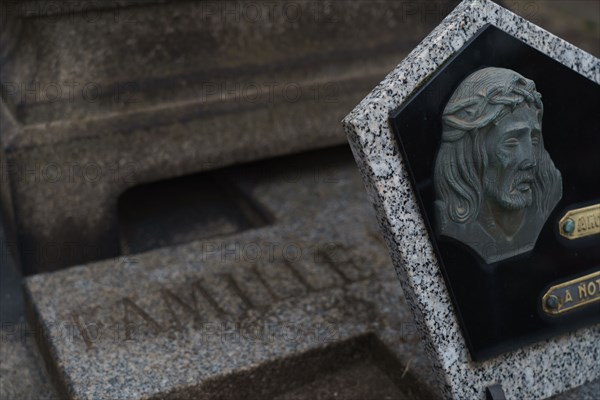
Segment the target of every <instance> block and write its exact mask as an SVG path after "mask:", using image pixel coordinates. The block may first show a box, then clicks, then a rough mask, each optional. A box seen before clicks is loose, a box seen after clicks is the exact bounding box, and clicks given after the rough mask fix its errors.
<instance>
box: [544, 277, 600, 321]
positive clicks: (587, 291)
mask: <svg viewBox="0 0 600 400" xmlns="http://www.w3.org/2000/svg"><path fill="white" fill-rule="evenodd" d="M598 302H600V271H597V272H593V273H591V274H589V275H585V276H582V277H580V278H577V279H573V280H570V281H567V282H564V283H561V284H559V285H555V286H552V287H551V288H550V289H548V291H547V292H546V294H544V297H542V308H543V310H544V312H545V313H546V314H550V315H559V314H562V313H565V312H567V311H571V310H573V309H575V308H579V307H583V306H587V305H590V304H594V303H598Z"/></svg>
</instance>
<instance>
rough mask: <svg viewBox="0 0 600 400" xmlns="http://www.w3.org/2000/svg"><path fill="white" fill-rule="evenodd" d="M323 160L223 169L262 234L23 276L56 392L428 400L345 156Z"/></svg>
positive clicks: (422, 363)
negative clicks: (265, 221)
mask: <svg viewBox="0 0 600 400" xmlns="http://www.w3.org/2000/svg"><path fill="white" fill-rule="evenodd" d="M325 157H326V160H324V159H321V161H320V163H319V165H320V167H319V168H318V173H317V171H316V170H315V169H314V168H313V166H314V165H316V162H317V161H318V159H316V158H315V157H314V156H306V155H303V156H297V157H294V158H288V159H286V160H278V161H270V162H265V163H266V164H265V163H262V164H257V165H254V166H244V167H243V168H232V169H228V170H225V171H223V173H224V174H226V175H227V176H228V177H229V179H230V181H231V182H235V183H236V184H237V185H239V186H240V187H242V188H243V190H245V191H247V192H248V193H250V194H251V195H252V197H253V199H254V200H255V201H256V202H257V203H260V204H261V205H262V206H263V207H265V208H266V209H267V210H269V212H270V213H272V216H273V218H274V220H275V221H276V222H274V223H272V224H270V225H269V226H265V227H262V228H258V229H253V230H248V231H246V232H243V233H240V234H236V235H230V236H227V237H220V238H215V239H212V240H203V241H194V242H191V243H187V244H184V245H180V246H169V247H165V248H162V249H155V250H152V251H149V252H146V253H142V254H135V255H131V256H128V257H125V258H117V259H113V260H106V261H103V262H98V263H94V264H88V265H85V266H78V267H73V268H70V269H67V270H64V271H56V272H53V273H47V274H40V275H36V276H33V277H29V278H27V282H26V292H27V299H28V312H29V321H30V325H31V326H32V328H31V329H32V330H33V331H34V332H37V333H38V334H36V335H35V338H36V339H37V341H38V344H39V346H38V347H39V348H40V349H41V352H42V353H43V356H44V359H45V361H46V366H47V369H48V371H49V372H50V374H51V375H52V378H53V381H54V383H55V386H56V387H57V389H58V390H59V391H60V392H61V395H62V397H64V398H68V399H159V398H160V399H164V398H169V399H196V398H206V399H212V398H217V399H223V398H226V399H247V398H251V399H264V398H278V399H281V400H284V399H288V400H291V399H308V398H314V397H313V396H314V394H315V393H320V396H321V398H331V396H333V393H338V394H339V396H343V398H346V399H356V400H359V399H373V400H375V399H382V398H392V399H405V398H406V399H423V398H430V397H431V396H432V394H431V393H430V392H429V389H428V387H427V386H424V385H421V384H420V383H419V381H426V380H427V379H428V378H427V374H428V370H429V367H428V364H427V361H426V359H425V358H424V357H423V356H422V354H423V351H422V349H421V347H420V346H419V345H418V341H419V336H418V335H417V333H416V327H415V325H414V323H413V322H412V321H411V319H410V316H409V314H408V308H407V307H406V303H405V302H404V300H403V299H402V294H401V291H400V287H399V284H398V282H397V281H396V279H395V277H394V273H393V269H392V268H391V266H390V261H389V258H388V256H387V252H386V250H385V246H384V243H383V241H382V239H381V237H380V236H379V234H378V233H377V230H376V224H375V220H374V215H373V213H372V210H371V209H370V206H369V205H368V202H367V201H366V196H365V194H364V193H363V191H362V190H361V188H362V184H361V182H360V177H359V176H358V174H357V173H356V167H355V165H354V162H353V160H352V156H351V155H350V152H349V151H347V150H346V149H339V150H335V151H328V152H326V154H325ZM298 166H301V167H299V168H298ZM13 336H14V335H13ZM416 376H421V377H423V378H419V379H417V378H416Z"/></svg>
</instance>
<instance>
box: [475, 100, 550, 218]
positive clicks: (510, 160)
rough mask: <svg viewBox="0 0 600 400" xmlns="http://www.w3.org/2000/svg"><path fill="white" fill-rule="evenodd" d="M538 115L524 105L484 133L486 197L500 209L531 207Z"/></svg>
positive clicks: (540, 132)
mask: <svg viewBox="0 0 600 400" xmlns="http://www.w3.org/2000/svg"><path fill="white" fill-rule="evenodd" d="M537 114H538V113H537V111H536V110H535V109H533V108H530V107H529V106H527V105H524V106H521V107H519V108H517V109H516V110H515V111H514V112H512V113H511V114H509V115H507V116H505V117H504V118H502V119H501V120H500V121H498V122H497V123H496V124H493V125H492V126H491V127H490V129H489V131H488V132H487V133H486V134H485V136H486V137H485V151H486V153H487V158H488V166H487V168H486V170H485V171H484V177H483V187H484V192H485V198H486V199H487V200H488V201H492V202H495V203H496V205H497V206H499V207H501V208H505V209H509V210H518V209H523V208H525V207H529V206H531V204H532V201H533V193H532V185H533V183H534V180H535V172H536V171H535V169H536V168H537V154H538V149H537V147H538V146H539V145H540V141H541V135H542V128H541V126H540V123H539V121H538V115H537Z"/></svg>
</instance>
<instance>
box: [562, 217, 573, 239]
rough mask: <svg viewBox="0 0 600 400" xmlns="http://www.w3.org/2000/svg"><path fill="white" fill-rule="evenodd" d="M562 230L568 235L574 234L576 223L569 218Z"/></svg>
mask: <svg viewBox="0 0 600 400" xmlns="http://www.w3.org/2000/svg"><path fill="white" fill-rule="evenodd" d="M562 228H563V231H564V232H565V233H566V234H567V235H570V234H572V233H573V232H575V221H573V220H572V219H571V218H569V219H568V220H566V221H565V222H564V224H563V226H562Z"/></svg>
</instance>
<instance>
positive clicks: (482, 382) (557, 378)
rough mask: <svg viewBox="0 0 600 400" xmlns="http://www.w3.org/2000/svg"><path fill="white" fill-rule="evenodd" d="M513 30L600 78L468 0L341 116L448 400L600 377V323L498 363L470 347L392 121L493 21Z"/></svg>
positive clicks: (580, 54) (570, 53)
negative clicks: (475, 357)
mask: <svg viewBox="0 0 600 400" xmlns="http://www.w3.org/2000/svg"><path fill="white" fill-rule="evenodd" d="M487 23H490V24H492V25H494V26H496V27H497V28H499V29H501V30H503V31H505V32H507V33H509V34H511V35H513V36H515V37H516V38H518V39H520V40H522V41H523V42H525V43H527V44H529V45H531V46H532V47H534V48H536V49H538V50H539V51H541V52H543V53H545V54H547V55H548V56H550V57H553V58H554V59H556V60H558V61H559V62H560V63H562V64H564V65H566V66H567V67H569V68H571V69H573V70H574V71H576V72H578V73H580V74H581V75H583V76H585V77H587V78H589V79H591V80H592V81H595V82H597V83H600V60H599V59H597V58H596V57H594V56H592V55H590V54H588V53H586V52H584V51H583V50H580V49H578V48H577V47H575V46H573V45H572V44H569V43H567V42H565V41H564V40H562V39H560V38H558V37H556V36H554V35H552V34H551V33H549V32H547V31H545V30H544V29H542V28H540V27H538V26H536V25H534V24H532V23H530V22H528V21H526V20H524V19H523V18H521V17H519V16H517V15H515V14H514V13H512V12H510V11H508V10H506V9H504V8H502V7H500V6H498V5H497V4H495V3H492V2H491V1H488V0H465V1H463V2H462V3H461V4H460V5H459V6H458V7H457V8H456V9H455V10H454V11H453V12H452V13H450V15H448V16H447V17H446V18H445V19H444V21H442V23H441V24H440V25H439V26H438V27H437V28H436V29H435V30H434V31H433V32H432V33H431V34H429V36H427V37H426V38H425V39H424V40H423V41H422V42H421V43H420V44H419V45H418V46H417V47H416V48H415V49H414V50H413V51H412V52H411V53H410V54H409V55H408V56H407V57H406V58H405V59H404V60H403V61H402V63H400V65H398V67H396V69H395V70H394V71H392V72H391V73H390V74H389V75H388V76H387V77H386V78H385V79H384V80H383V81H382V82H381V83H380V84H379V85H378V86H377V87H376V88H375V89H374V90H373V91H372V92H371V93H370V94H369V95H368V96H367V97H366V98H365V99H364V100H363V101H362V102H361V103H360V104H359V105H358V106H357V107H356V108H355V109H354V110H353V111H352V112H351V113H350V114H349V115H348V116H347V117H346V118H345V119H344V121H343V123H344V127H345V129H346V133H347V135H348V139H349V142H350V145H351V147H352V151H353V153H354V156H355V158H356V160H357V163H358V166H359V169H360V171H361V174H362V175H363V179H364V181H365V185H366V187H367V191H368V192H369V195H370V197H371V201H372V202H373V204H374V206H375V208H376V210H377V217H378V220H379V223H380V226H381V228H382V229H383V231H384V233H385V236H386V241H387V245H388V247H389V249H390V253H391V256H392V259H393V261H394V265H395V267H396V270H397V273H398V275H399V277H400V281H401V283H402V286H403V289H404V293H405V296H406V299H407V301H408V302H409V304H410V305H411V308H412V310H413V313H414V315H415V319H416V320H417V322H418V324H419V326H420V328H421V330H422V331H423V333H424V337H425V338H426V348H427V351H428V353H429V355H430V357H431V359H432V361H433V364H434V368H435V369H436V370H437V374H436V376H437V377H438V382H437V385H436V386H437V387H438V390H439V391H440V392H441V393H442V394H443V396H444V397H446V398H456V399H469V400H472V399H483V398H484V389H485V387H486V386H489V385H492V384H494V383H502V385H503V388H504V391H505V393H506V397H507V399H509V400H517V399H542V398H547V397H550V396H552V395H554V394H556V393H559V392H562V391H565V390H568V389H570V388H573V387H576V386H579V385H582V384H584V383H586V382H589V381H592V380H594V379H597V378H600V326H598V325H596V326H592V327H588V328H585V329H581V330H578V331H576V332H572V333H570V334H567V335H563V336H560V337H556V338H553V339H550V340H545V341H542V342H538V343H536V344H535V345H531V346H528V347H526V348H523V349H521V350H519V351H514V352H511V353H507V354H504V355H502V356H499V357H496V358H494V359H491V360H487V361H483V362H474V361H472V360H471V358H470V355H469V353H468V350H467V347H466V343H465V339H464V338H463V336H462V334H461V331H460V328H459V325H458V321H457V319H456V317H455V313H454V311H453V306H452V304H451V300H450V297H449V295H448V292H447V290H446V287H445V284H444V281H443V277H442V274H441V271H440V268H439V265H438V261H437V258H436V255H435V253H434V251H433V248H432V245H431V242H430V239H429V236H428V233H427V230H426V228H425V225H424V222H423V220H422V218H421V215H420V212H419V208H418V205H417V201H416V197H415V194H414V193H413V191H412V189H411V186H410V182H409V177H408V174H407V171H406V168H405V166H404V162H403V160H402V156H401V153H400V151H399V149H398V147H397V144H396V140H395V139H394V135H393V133H392V130H391V127H390V125H389V122H388V118H389V115H390V112H392V111H393V110H395V109H397V108H398V107H399V106H400V105H401V104H402V103H403V101H404V100H405V99H407V98H408V97H409V96H410V95H411V94H412V92H413V91H414V90H415V89H416V88H417V87H418V86H419V84H420V83H421V82H423V80H425V79H427V78H428V77H429V76H431V75H432V74H433V73H434V72H435V71H436V70H437V69H438V68H439V67H440V66H441V65H442V64H443V63H444V62H445V61H446V60H447V59H448V58H449V57H450V56H452V55H453V54H454V53H455V52H456V51H458V50H459V49H460V48H461V47H462V46H463V45H464V44H465V43H466V42H467V41H468V40H469V39H471V38H472V37H473V36H474V35H475V34H476V32H477V31H478V30H479V29H480V28H481V27H483V26H484V25H485V24H487Z"/></svg>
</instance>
